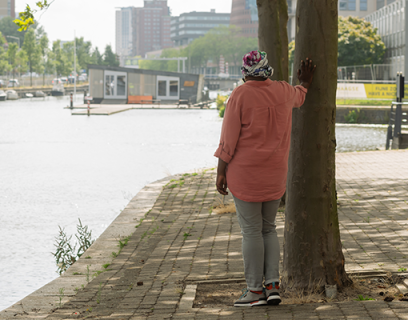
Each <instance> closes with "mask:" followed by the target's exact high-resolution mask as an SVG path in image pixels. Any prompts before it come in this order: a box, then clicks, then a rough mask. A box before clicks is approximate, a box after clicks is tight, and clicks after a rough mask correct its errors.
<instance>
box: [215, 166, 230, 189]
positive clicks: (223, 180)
mask: <svg viewBox="0 0 408 320" xmlns="http://www.w3.org/2000/svg"><path fill="white" fill-rule="evenodd" d="M227 165H228V164H227V163H226V162H225V161H224V160H222V159H221V158H218V168H217V183H216V185H217V190H218V192H219V193H221V194H222V195H224V196H226V195H227V194H228V192H227V176H226V174H225V170H226V169H227Z"/></svg>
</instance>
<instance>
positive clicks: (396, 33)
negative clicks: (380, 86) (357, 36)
mask: <svg viewBox="0 0 408 320" xmlns="http://www.w3.org/2000/svg"><path fill="white" fill-rule="evenodd" d="M378 2H381V3H380V4H381V7H380V8H379V10H377V11H375V12H373V13H371V14H369V15H367V16H366V17H365V20H367V21H368V22H371V24H372V25H373V27H375V28H377V30H378V31H377V32H378V34H379V35H380V36H381V39H382V40H383V41H384V44H385V47H386V48H387V51H386V54H385V63H386V64H387V65H390V68H388V70H387V71H386V72H387V73H388V74H387V75H384V79H394V78H395V76H396V74H397V72H400V71H402V72H403V73H404V75H405V76H407V75H408V63H407V59H406V57H407V56H408V45H407V44H408V32H407V31H408V10H407V9H408V0H393V1H390V0H388V3H387V4H386V5H383V2H384V1H377V3H378Z"/></svg>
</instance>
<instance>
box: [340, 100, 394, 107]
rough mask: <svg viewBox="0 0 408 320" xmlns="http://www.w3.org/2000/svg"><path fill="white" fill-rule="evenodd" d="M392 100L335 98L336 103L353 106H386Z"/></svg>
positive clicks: (389, 104)
mask: <svg viewBox="0 0 408 320" xmlns="http://www.w3.org/2000/svg"><path fill="white" fill-rule="evenodd" d="M392 101H393V100H377V99H337V100H336V104H337V105H354V106H386V107H390V106H391V102H392Z"/></svg>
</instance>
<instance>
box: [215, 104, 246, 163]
mask: <svg viewBox="0 0 408 320" xmlns="http://www.w3.org/2000/svg"><path fill="white" fill-rule="evenodd" d="M240 133H241V110H240V108H239V105H238V104H237V103H236V101H235V100H234V99H231V98H230V99H229V100H228V104H227V107H226V108H225V114H224V121H223V123H222V129H221V138H220V145H219V146H218V149H217V150H216V151H215V153H214V156H215V157H217V158H220V159H221V160H223V161H225V162H226V163H229V162H230V161H231V159H232V157H233V156H234V153H235V147H236V146H237V143H238V139H239V135H240Z"/></svg>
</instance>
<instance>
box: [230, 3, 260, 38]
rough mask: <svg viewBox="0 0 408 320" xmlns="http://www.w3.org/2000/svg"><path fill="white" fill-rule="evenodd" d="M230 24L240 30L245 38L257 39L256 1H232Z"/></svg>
mask: <svg viewBox="0 0 408 320" xmlns="http://www.w3.org/2000/svg"><path fill="white" fill-rule="evenodd" d="M230 24H231V25H234V26H237V27H239V28H241V32H242V35H243V36H245V37H251V38H257V37H258V8H257V6H256V0H232V6H231V20H230Z"/></svg>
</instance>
